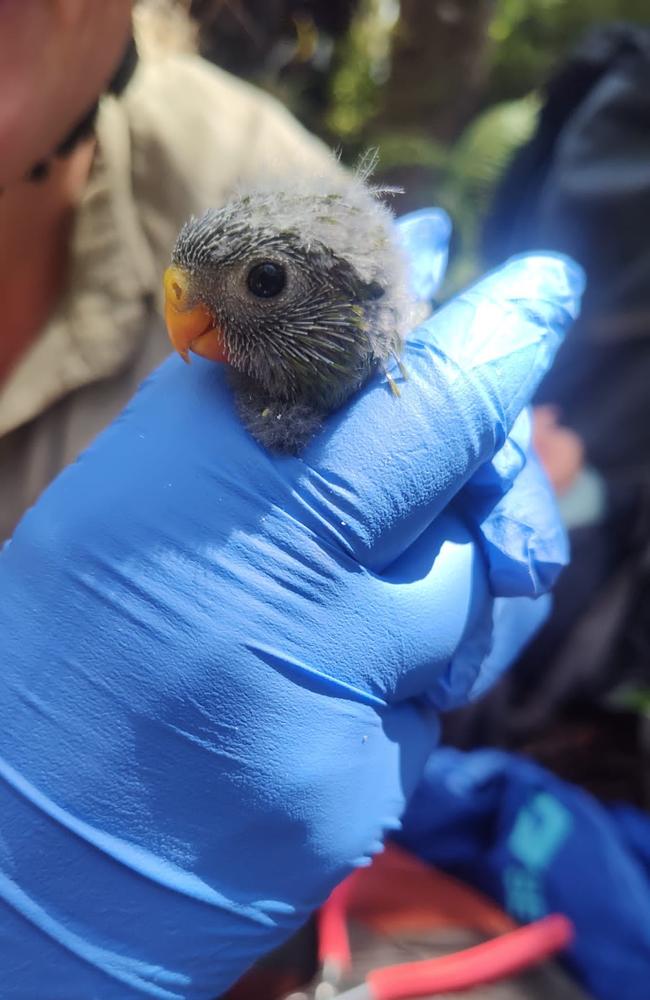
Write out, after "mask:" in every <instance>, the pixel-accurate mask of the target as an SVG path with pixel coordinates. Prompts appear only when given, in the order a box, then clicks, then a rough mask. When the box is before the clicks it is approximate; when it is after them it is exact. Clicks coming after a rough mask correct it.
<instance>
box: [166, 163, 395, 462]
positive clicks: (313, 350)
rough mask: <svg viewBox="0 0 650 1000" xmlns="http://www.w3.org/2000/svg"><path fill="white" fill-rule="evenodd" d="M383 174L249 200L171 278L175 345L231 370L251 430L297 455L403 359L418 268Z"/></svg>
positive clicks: (217, 224)
mask: <svg viewBox="0 0 650 1000" xmlns="http://www.w3.org/2000/svg"><path fill="white" fill-rule="evenodd" d="M373 167H374V161H373V162H368V161H366V164H365V165H361V166H360V167H359V169H358V170H357V172H356V174H354V175H352V176H350V177H347V178H344V179H342V181H341V182H340V185H339V186H338V189H337V188H336V185H332V183H331V182H327V183H325V182H323V181H318V180H312V181H311V182H309V181H303V182H301V183H300V184H296V185H295V186H294V187H293V188H287V187H286V186H285V187H284V188H280V187H276V188H273V187H268V188H266V189H262V190H256V191H251V192H249V193H245V194H241V195H240V196H239V197H238V198H236V199H235V200H234V201H232V202H230V203H229V204H228V205H226V206H225V207H224V208H221V209H214V210H210V211H208V212H206V213H205V214H204V215H202V216H201V217H199V218H192V219H190V220H189V221H188V222H187V223H186V224H185V225H184V226H183V228H182V229H181V231H180V233H179V235H178V238H177V240H176V244H175V246H174V249H173V253H172V266H171V267H169V268H168V269H167V271H166V272H165V279H164V287H165V300H166V301H165V318H166V322H167V327H168V331H169V335H170V338H171V341H172V343H173V345H174V346H175V347H176V349H177V350H178V351H179V353H180V354H181V356H182V357H183V358H184V359H185V360H188V353H189V352H190V351H192V352H194V353H195V354H198V355H201V356H203V357H206V358H210V359H211V360H214V361H221V362H225V363H226V364H227V365H228V366H229V381H230V384H231V386H232V388H233V391H234V395H235V399H236V403H237V406H238V409H239V412H240V415H241V418H242V420H243V422H244V424H245V426H246V427H247V429H248V430H249V432H250V433H251V434H252V435H253V436H254V437H255V438H256V439H257V440H258V441H259V442H260V444H262V445H264V446H265V447H267V448H269V449H271V450H273V451H280V452H288V453H293V454H297V453H298V452H299V451H300V450H301V449H302V448H303V447H304V445H305V444H306V443H307V442H308V440H309V439H310V438H311V436H312V435H313V434H314V432H315V431H316V430H317V429H318V427H319V425H320V424H321V422H322V420H323V419H324V418H325V416H327V414H329V413H331V412H332V411H334V410H336V409H337V408H338V407H340V406H341V405H342V404H343V403H344V402H345V401H346V400H347V399H348V398H349V397H350V396H351V395H352V394H353V393H354V392H355V391H356V390H358V389H359V388H360V387H361V386H362V385H363V384H364V383H365V382H367V381H368V379H369V378H370V377H371V376H372V374H373V373H374V372H375V371H376V370H377V369H378V368H384V365H385V363H386V361H387V360H388V359H389V358H390V357H391V355H392V356H394V357H395V358H396V359H397V360H398V362H399V355H400V354H401V350H402V345H403V341H404V337H405V335H406V331H407V329H408V326H409V315H410V305H411V303H410V299H409V295H408V291H407V279H406V263H405V260H404V256H403V252H402V249H401V246H400V243H399V239H398V235H397V231H396V229H395V227H394V217H393V214H392V212H391V211H390V210H389V208H388V207H387V206H386V205H385V204H384V203H383V202H382V200H381V195H383V194H384V193H386V190H387V189H380V188H373V187H371V186H370V185H369V184H368V176H369V174H370V172H371V170H372V168H373ZM400 369H401V371H402V374H403V375H405V372H404V369H403V368H402V367H401V364H400ZM384 370H385V368H384ZM386 377H387V379H388V381H389V385H390V387H391V388H392V390H393V392H394V393H395V394H397V395H399V392H398V389H397V386H396V385H395V382H394V380H393V379H392V378H391V377H390V376H389V375H388V374H386Z"/></svg>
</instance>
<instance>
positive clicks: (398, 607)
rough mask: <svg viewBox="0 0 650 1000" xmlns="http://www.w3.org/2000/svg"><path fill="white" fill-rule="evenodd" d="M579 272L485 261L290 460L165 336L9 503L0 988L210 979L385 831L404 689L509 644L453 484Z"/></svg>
mask: <svg viewBox="0 0 650 1000" xmlns="http://www.w3.org/2000/svg"><path fill="white" fill-rule="evenodd" d="M441 252H446V250H445V249H444V248H441ZM426 267H427V268H429V269H430V268H431V262H430V261H429V263H428V264H427V265H426ZM578 286H579V279H578V277H577V275H576V272H574V270H573V269H572V267H571V266H570V265H569V264H568V263H566V262H564V261H562V260H559V259H556V258H546V257H537V258H531V259H530V260H529V261H528V262H522V261H520V262H517V263H515V264H514V265H508V266H506V267H505V268H504V269H502V270H501V271H500V272H498V273H496V274H495V275H493V276H492V277H491V278H490V279H489V280H488V282H487V283H484V284H483V285H481V284H479V285H478V286H476V288H475V289H474V290H473V291H472V292H470V293H468V297H466V298H465V299H463V300H461V301H460V302H459V303H456V304H453V303H452V304H451V305H450V306H448V307H446V309H444V310H441V311H440V313H439V314H437V316H435V317H433V318H432V320H431V321H430V322H429V323H427V324H426V325H425V326H424V327H423V328H421V329H420V330H419V331H418V332H417V334H416V336H415V337H414V340H413V343H412V345H411V346H410V347H409V348H408V351H407V358H406V363H407V366H408V368H409V372H410V375H411V377H410V379H409V381H408V383H406V384H404V386H403V393H402V396H401V398H400V399H399V400H395V399H394V398H393V397H392V396H391V394H390V392H389V390H388V387H387V386H386V384H384V383H382V381H381V380H380V379H377V380H376V381H375V382H374V383H373V384H372V385H370V386H369V387H368V388H367V390H365V391H364V392H362V393H361V394H360V395H359V396H358V397H356V398H355V400H354V401H353V402H352V404H351V406H350V407H349V408H348V409H347V410H346V411H344V412H341V413H339V414H337V415H336V416H335V417H334V418H333V419H332V420H330V421H328V424H327V426H326V428H325V430H324V432H323V434H322V435H321V437H319V438H318V439H316V440H315V441H314V442H313V443H312V445H311V446H310V448H309V449H308V450H307V452H306V453H305V454H304V455H303V456H302V457H301V458H292V457H279V456H274V455H271V454H269V453H267V452H265V451H263V450H262V449H261V448H260V446H259V445H258V444H257V443H256V442H255V441H254V440H253V439H252V438H251V437H250V436H249V435H248V434H247V433H246V431H245V430H244V429H243V427H242V425H241V423H240V421H239V419H238V417H237V414H236V412H235V409H234V406H233V403H232V399H231V396H230V392H229V390H228V387H227V385H226V383H225V379H224V373H223V370H222V369H221V367H220V366H218V365H212V364H209V363H207V362H202V361H201V360H198V361H197V362H195V363H193V364H192V365H191V367H190V368H189V369H187V368H186V367H185V366H184V365H183V364H182V362H181V361H180V360H179V359H177V358H172V359H170V360H169V361H167V362H166V363H165V364H164V365H163V366H162V367H161V368H160V369H159V370H158V372H156V373H155V374H154V375H153V376H152V377H151V378H150V379H149V380H148V381H147V382H146V383H145V385H144V386H143V387H142V389H141V390H140V392H139V393H138V395H137V396H136V398H135V399H134V400H133V402H132V403H131V405H130V406H129V407H128V408H127V410H126V411H125V412H124V413H123V414H122V416H121V417H120V418H119V419H118V420H117V421H116V422H115V423H114V424H113V425H111V426H110V427H109V428H108V429H107V430H106V431H105V432H104V433H103V434H102V435H101V436H100V437H99V438H98V439H97V441H96V442H95V444H94V445H93V446H92V447H91V448H90V449H89V450H88V451H87V452H86V453H85V454H84V455H83V456H82V457H81V458H80V460H79V461H78V462H76V463H75V464H74V465H72V466H70V467H69V468H68V469H66V470H65V471H64V472H63V473H62V474H61V475H60V476H59V477H58V479H57V480H56V481H55V482H54V483H53V484H52V486H51V487H50V488H49V489H48V490H47V492H46V493H45V494H44V496H43V497H42V498H41V500H40V501H39V502H38V504H37V505H36V506H35V507H34V508H33V509H32V510H31V511H29V512H28V513H27V514H26V516H25V517H24V518H23V520H22V522H21V523H20V525H19V526H18V528H17V530H16V533H15V536H14V538H13V540H12V541H11V543H10V544H9V545H7V546H6V547H5V549H4V550H3V552H2V553H1V554H0V595H1V597H2V599H1V600H0V662H1V663H2V665H3V671H2V676H1V679H0V683H1V684H2V694H1V696H0V816H1V817H2V819H1V820H0V967H1V968H2V989H1V992H2V997H3V1000H34V998H35V997H41V996H47V998H48V1000H89V998H93V1000H95V998H97V1000H131V998H133V1000H136V998H143V997H158V998H163V1000H180V998H183V1000H209V998H212V997H214V996H216V995H219V994H220V993H222V992H224V991H225V990H226V989H227V987H228V986H229V985H230V984H231V983H232V982H233V981H234V980H235V979H237V978H238V977H239V976H240V975H241V974H242V973H243V972H244V971H245V969H246V968H247V967H248V966H249V965H250V964H252V962H253V961H254V960H255V959H256V958H257V957H259V956H260V955H261V954H262V953H264V952H265V951H268V950H270V949H271V948H273V947H274V946H276V945H277V944H278V943H280V941H282V940H284V939H285V938H286V937H288V936H289V934H290V933H291V932H292V931H293V930H295V929H296V928H297V927H299V926H300V925H301V924H302V923H303V922H304V921H305V919H306V918H307V917H308V915H309V914H310V913H311V912H312V911H313V910H314V908H316V907H317V906H318V905H319V904H320V903H321V902H322V901H323V900H324V899H325V898H326V896H327V895H328V894H329V892H330V891H331V889H332V888H333V886H334V885H335V884H336V883H337V882H339V881H340V880H341V879H342V878H343V877H344V876H345V875H346V874H347V873H348V872H349V871H350V870H351V868H352V867H354V866H355V865H360V864H365V863H367V862H368V860H369V858H370V857H371V856H372V854H373V853H375V852H376V851H378V850H380V849H381V843H382V839H383V837H384V835H385V833H386V831H390V830H394V829H396V828H397V827H398V825H399V821H400V817H401V815H402V813H403V811H404V808H405V805H406V802H407V801H408V799H409V797H410V795H411V794H412V792H413V790H414V788H415V786H416V784H417V782H418V780H419V777H420V775H421V773H422V770H423V767H424V764H425V761H426V759H427V757H428V756H429V754H430V752H431V749H432V747H433V746H434V745H435V743H436V741H437V738H438V722H437V715H436V712H435V710H434V709H433V707H432V706H431V704H428V703H427V702H426V699H425V698H424V697H423V695H424V693H425V692H427V691H435V690H436V685H438V684H440V685H443V683H444V688H445V690H446V691H447V692H448V693H449V696H450V697H454V698H456V699H459V700H462V699H463V698H465V697H468V696H469V695H470V694H471V691H472V690H474V689H475V687H476V684H477V683H480V678H481V674H482V668H483V664H484V663H489V662H490V661H491V660H492V665H491V667H490V669H491V670H498V669H502V667H503V665H504V664H505V663H506V662H507V661H508V657H509V656H510V655H511V654H512V644H511V642H510V641H509V639H508V636H507V635H506V636H502V637H500V636H499V634H498V629H499V621H501V620H503V619H502V616H500V615H499V614H497V613H496V609H497V606H498V600H495V597H494V594H493V592H492V588H493V581H491V580H490V577H489V572H488V565H489V560H488V562H486V558H485V544H486V543H485V541H481V540H480V535H481V531H482V530H483V526H484V524H485V523H486V516H485V512H484V511H483V510H481V511H480V513H478V514H476V516H474V515H473V508H472V507H471V503H470V501H469V499H468V500H467V503H466V504H465V506H463V509H462V511H461V510H460V509H454V508H453V505H451V501H452V500H453V498H454V497H455V496H457V495H458V494H459V492H460V491H461V489H462V488H463V486H465V485H466V484H467V483H468V481H469V480H470V479H471V476H472V474H473V473H475V472H476V471H477V469H478V468H479V467H480V465H481V463H484V462H486V461H492V460H493V459H494V461H495V462H497V463H498V459H497V458H496V453H497V451H498V450H499V448H500V447H502V446H503V445H504V442H505V440H506V437H507V434H508V432H509V431H510V430H511V428H512V427H513V425H514V424H515V422H516V420H517V416H518V413H519V412H520V410H521V409H522V408H523V407H524V406H525V405H526V403H527V393H529V392H530V391H532V386H533V382H534V381H535V379H539V378H541V376H542V375H543V372H544V369H545V366H546V365H547V364H548V363H549V362H550V358H551V355H552V352H553V350H554V348H555V345H556V343H557V341H558V338H559V337H560V336H561V334H562V332H563V330H564V329H565V327H566V325H567V323H568V322H569V317H570V315H572V314H573V313H575V310H576V308H577V300H578V297H579V287H578ZM569 288H573V292H572V293H570V292H569V291H568V289H569ZM482 289H483V290H482ZM497 332H499V337H500V339H499V341H498V342H499V348H498V351H497V350H496V345H497ZM482 337H484V338H485V339H486V340H487V341H488V342H489V346H488V348H486V349H485V350H484V351H482V348H481V344H482V339H481V338H482ZM470 341H471V343H472V345H473V350H474V351H478V353H479V354H481V352H482V354H483V361H481V360H480V359H478V358H477V357H475V356H474V355H472V357H471V358H470V357H469V355H468V354H467V353H466V352H467V351H469V346H468V345H469V342H470ZM441 345H442V346H441ZM463 345H465V346H463ZM452 347H453V351H452ZM446 351H449V353H445V352H446ZM464 352H465V353H464ZM497 355H498V356H497ZM463 365H468V366H469V371H468V372H467V373H466V372H465V371H464V369H463ZM531 372H532V373H534V374H533V375H531ZM516 433H517V432H515V434H516ZM522 447H523V446H522ZM502 478H503V483H504V484H505V486H504V491H505V492H504V497H505V496H512V497H515V496H516V495H517V494H516V488H517V487H516V483H517V477H516V476H515V475H514V474H513V477H512V479H513V482H514V485H513V483H512V482H509V481H508V476H507V475H505V476H503V477H502ZM498 495H499V493H498V491H497V492H496V493H495V494H494V497H495V498H496V497H498ZM529 499H530V496H529ZM504 502H506V501H505V500H504ZM522 502H523V501H522ZM464 503H465V502H464ZM530 503H531V507H530V509H528V508H527V509H525V510H524V512H523V513H524V515H525V517H524V518H522V524H523V521H525V531H526V532H530V530H531V526H532V531H533V534H534V533H535V532H536V531H539V533H540V534H541V535H542V536H543V535H545V533H546V532H547V531H548V525H547V523H546V521H545V519H544V518H541V517H540V516H539V515H540V512H539V511H538V510H537V506H536V503H537V501H532V500H531V501H530ZM495 504H496V506H495V509H497V507H498V503H496V499H495ZM477 509H478V508H477ZM515 534H516V533H515V532H513V533H509V534H508V537H507V538H506V537H505V536H504V538H505V541H504V544H503V546H502V550H503V559H504V560H505V561H507V560H508V559H510V557H511V555H512V556H514V559H515V561H516V562H518V561H520V559H521V542H520V541H519V540H516V542H515V541H514V538H515ZM511 542H512V544H511ZM414 543H417V544H414ZM530 603H531V604H532V602H530ZM519 640H520V636H519V637H518V638H517V641H519ZM489 650H492V652H488V651H489ZM495 651H497V653H498V657H501V660H500V661H499V662H497V663H495V662H494V656H495ZM454 664H455V665H456V666H455V667H453V665H454ZM452 667H453V668H452ZM443 679H444V682H443Z"/></svg>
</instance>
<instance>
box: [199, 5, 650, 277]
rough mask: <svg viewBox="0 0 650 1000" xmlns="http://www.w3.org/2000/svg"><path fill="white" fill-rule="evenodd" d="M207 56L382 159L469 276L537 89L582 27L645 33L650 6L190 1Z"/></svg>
mask: <svg viewBox="0 0 650 1000" xmlns="http://www.w3.org/2000/svg"><path fill="white" fill-rule="evenodd" d="M190 7H191V10H192V12H193V13H194V14H195V16H196V17H197V18H198V20H199V23H200V25H201V43H202V48H203V51H204V52H205V54H206V55H208V57H209V58H211V59H213V60H214V61H215V62H217V63H219V64H220V65H222V66H224V68H226V69H228V70H230V71H231V72H234V73H238V74H239V75H241V76H243V77H245V78H247V79H250V80H253V81H254V82H256V83H258V84H260V85H261V86H263V87H265V88H266V89H268V90H269V91H271V92H272V93H274V94H276V96H278V97H279V98H280V99H281V100H283V101H284V102H285V103H286V104H287V105H288V106H289V107H290V108H291V109H292V110H293V111H294V113H295V114H296V115H297V116H298V117H299V118H300V119H301V120H302V121H303V122H304V123H305V124H306V125H307V127H308V128H310V129H311V130H312V131H314V132H316V133H317V134H320V135H321V136H322V137H323V138H324V139H325V140H326V142H328V143H329V144H330V145H331V146H333V147H335V148H339V149H341V151H342V155H343V159H344V160H345V161H346V162H353V161H354V160H355V159H356V158H357V156H358V155H359V152H360V151H361V150H363V149H364V148H367V147H368V146H377V147H378V148H379V151H380V164H381V175H382V176H381V179H382V180H386V181H389V182H390V183H393V184H400V185H401V186H402V187H403V188H404V189H405V191H406V192H407V193H406V196H405V197H404V199H402V205H401V206H400V209H401V210H406V209H409V208H413V207H416V206H418V205H423V204H431V203H437V204H442V205H443V206H444V207H445V208H446V209H447V210H448V211H449V212H450V214H451V216H452V218H453V220H454V224H455V243H454V248H455V251H456V252H455V255H454V258H453V263H454V267H452V271H451V287H454V288H455V287H457V286H458V285H459V284H462V283H463V282H465V281H467V280H468V279H469V278H471V276H472V274H473V272H474V270H475V267H476V266H477V261H476V260H475V254H476V245H477V234H478V231H479V227H480V224H481V219H482V217H483V214H484V211H485V208H486V206H487V204H488V202H489V198H490V195H491V192H492V190H493V186H494V183H495V182H496V180H497V179H498V177H499V174H500V173H501V171H502V170H503V168H504V166H505V164H506V163H507V161H508V159H509V157H510V155H511V154H512V152H513V151H514V149H515V148H516V147H517V146H518V145H520V144H521V143H522V142H524V141H525V140H526V139H527V138H528V137H529V136H530V134H531V133H532V131H533V130H534V127H535V121H536V115H537V111H538V108H539V103H540V98H539V88H540V87H541V86H542V85H543V83H544V80H545V79H546V78H547V76H548V75H549V73H550V72H551V71H552V70H553V69H554V67H555V66H556V65H557V64H559V62H561V60H562V58H563V57H564V56H565V55H566V54H567V53H568V51H569V50H570V49H571V48H572V47H573V46H574V45H575V44H576V42H577V41H578V39H579V38H580V36H581V35H582V34H584V32H585V31H586V30H588V29H589V28H591V27H593V26H595V25H597V24H599V23H603V22H606V21H621V20H627V21H637V22H640V23H645V24H648V23H650V0H192V2H191V4H190Z"/></svg>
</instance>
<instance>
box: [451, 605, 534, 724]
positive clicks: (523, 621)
mask: <svg viewBox="0 0 650 1000" xmlns="http://www.w3.org/2000/svg"><path fill="white" fill-rule="evenodd" d="M552 606H553V598H552V597H551V595H550V594H542V596H541V597H536V598H530V597H497V598H496V600H495V601H494V605H493V615H492V647H491V649H490V652H489V653H488V655H487V656H486V657H485V659H484V660H483V662H482V663H481V666H480V669H479V671H478V674H477V676H476V680H475V682H474V684H473V685H472V686H471V688H468V689H467V691H466V692H464V693H462V694H461V697H460V699H459V698H458V697H456V698H455V699H454V700H453V701H449V700H445V699H444V697H443V692H442V690H440V689H438V690H437V691H436V692H435V693H434V695H435V696H434V697H432V702H433V704H434V705H436V706H440V707H441V708H443V707H444V709H445V710H447V709H448V708H456V707H459V706H460V705H463V704H465V703H466V702H467V701H475V700H476V699H477V698H480V697H481V695H483V694H485V692H486V691H488V690H489V688H491V687H492V685H493V684H495V683H496V682H497V681H498V680H499V678H500V677H501V675H502V674H503V673H505V671H506V670H508V669H509V667H511V666H512V664H513V663H514V662H515V660H516V659H517V657H518V656H519V655H520V653H521V652H522V651H523V650H524V649H525V647H526V646H527V645H528V643H529V642H531V640H532V639H534V637H535V635H536V634H537V632H538V631H539V629H540V628H541V627H542V625H543V624H544V622H545V621H546V619H547V618H548V616H549V614H550V613H551V608H552ZM453 693H454V694H455V693H456V692H453Z"/></svg>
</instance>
